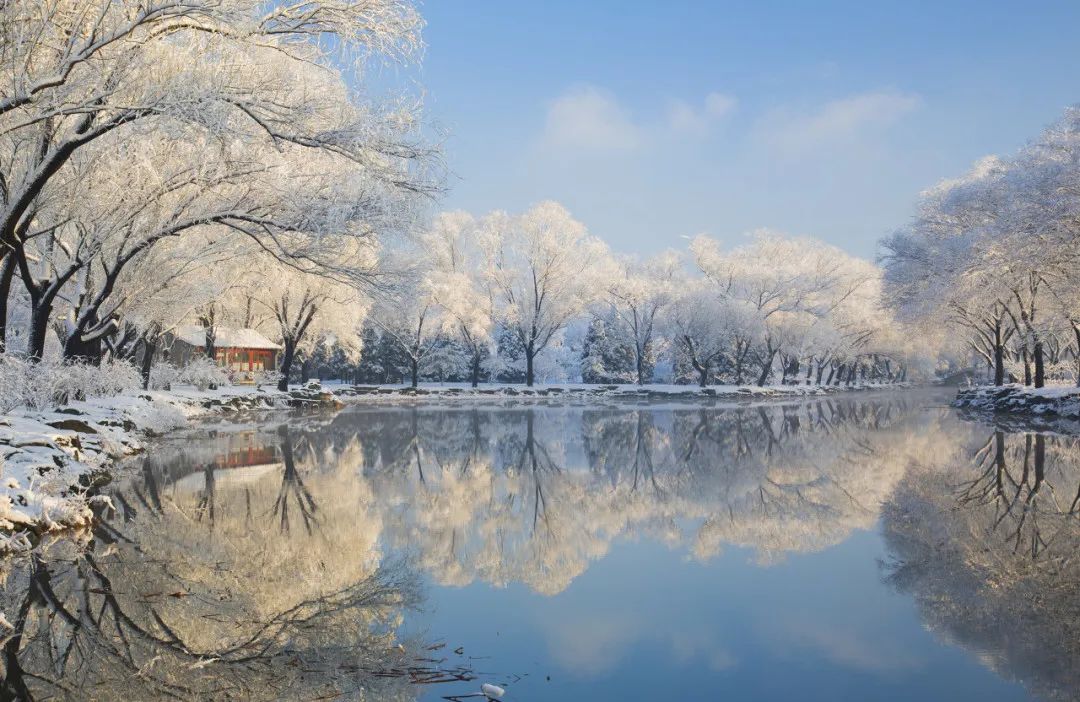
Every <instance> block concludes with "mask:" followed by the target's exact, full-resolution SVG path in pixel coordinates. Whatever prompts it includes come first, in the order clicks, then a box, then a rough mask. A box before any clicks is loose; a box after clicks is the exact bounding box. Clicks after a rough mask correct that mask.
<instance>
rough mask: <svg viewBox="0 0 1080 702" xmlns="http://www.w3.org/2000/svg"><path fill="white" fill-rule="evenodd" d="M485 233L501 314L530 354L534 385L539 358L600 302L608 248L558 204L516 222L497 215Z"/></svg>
mask: <svg viewBox="0 0 1080 702" xmlns="http://www.w3.org/2000/svg"><path fill="white" fill-rule="evenodd" d="M481 227H482V235H481V236H482V240H483V246H484V250H485V251H486V252H488V255H489V256H490V260H491V266H490V276H491V285H492V288H493V290H494V291H495V294H496V301H497V305H498V309H499V311H500V313H501V315H502V317H503V320H504V324H505V325H506V327H507V328H508V329H510V330H512V331H513V333H514V334H515V335H516V336H517V338H518V341H519V342H520V344H521V346H522V348H523V349H524V355H525V383H526V384H527V385H532V384H533V381H534V378H535V369H534V365H535V361H536V357H537V354H539V353H540V352H541V351H543V350H544V349H545V348H546V347H547V346H548V344H549V343H550V342H551V341H552V339H553V338H554V337H555V335H556V334H558V333H559V332H560V331H562V330H563V329H564V328H565V327H566V325H567V324H569V323H570V321H571V320H572V319H573V318H574V317H575V316H577V315H579V314H581V313H582V312H583V311H584V310H585V308H586V306H587V305H589V303H591V302H592V301H593V300H594V299H595V297H596V295H597V281H596V274H597V273H598V272H599V271H598V270H597V268H598V267H599V264H601V263H602V261H603V258H604V257H605V256H606V253H607V248H606V246H605V245H604V244H603V243H602V242H601V241H599V240H598V239H596V238H594V237H592V236H591V235H590V234H589V233H588V231H587V230H586V229H585V225H583V224H582V223H581V222H579V221H577V220H576V219H574V218H573V217H571V216H570V213H569V212H568V211H567V210H566V209H565V208H564V207H563V206H562V205H559V204H558V203H556V202H542V203H540V204H538V205H536V206H534V207H533V208H532V209H530V210H528V211H526V212H524V213H523V214H521V215H517V216H514V217H511V216H509V215H507V214H505V213H502V212H495V213H492V214H491V215H488V216H487V217H486V218H485V219H484V221H483V222H482V224H481Z"/></svg>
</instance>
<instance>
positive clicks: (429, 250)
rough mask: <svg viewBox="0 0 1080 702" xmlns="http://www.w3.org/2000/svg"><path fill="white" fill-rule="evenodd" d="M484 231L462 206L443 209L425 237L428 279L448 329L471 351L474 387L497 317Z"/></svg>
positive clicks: (428, 285)
mask: <svg viewBox="0 0 1080 702" xmlns="http://www.w3.org/2000/svg"><path fill="white" fill-rule="evenodd" d="M481 237H482V233H481V230H480V229H479V228H478V226H477V222H476V221H475V220H474V218H473V217H472V216H471V215H469V214H468V213H466V212H460V211H459V212H445V213H442V214H440V215H438V216H437V217H436V218H435V221H434V223H433V224H432V226H431V227H430V228H429V229H428V230H427V231H426V232H425V233H424V235H423V237H422V243H423V245H424V252H425V256H426V257H428V259H429V261H430V263H429V268H428V270H427V271H426V276H425V277H426V281H425V284H426V286H427V289H428V291H429V293H430V296H431V299H432V301H434V303H435V304H437V305H438V306H439V307H440V308H441V310H442V312H443V314H442V319H441V323H442V326H443V327H444V331H445V332H446V333H447V334H448V335H453V336H456V337H457V338H458V340H459V341H460V343H461V345H462V346H463V347H464V349H465V351H466V353H467V354H468V357H469V358H468V364H469V369H468V376H469V380H470V382H471V383H472V386H473V387H476V386H477V385H478V384H479V383H480V376H481V373H482V370H483V363H484V360H485V359H486V358H487V357H489V356H490V355H491V352H492V347H493V346H494V339H493V333H494V330H495V323H496V308H495V304H496V291H495V289H494V287H493V283H494V278H493V276H492V275H491V265H492V263H493V260H492V256H491V251H490V250H488V249H486V248H485V246H484V242H483V241H482V240H481Z"/></svg>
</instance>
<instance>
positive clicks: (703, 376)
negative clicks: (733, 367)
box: [695, 363, 709, 388]
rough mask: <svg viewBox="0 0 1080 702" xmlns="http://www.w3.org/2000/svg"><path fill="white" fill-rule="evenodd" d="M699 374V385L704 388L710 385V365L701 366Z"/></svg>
mask: <svg viewBox="0 0 1080 702" xmlns="http://www.w3.org/2000/svg"><path fill="white" fill-rule="evenodd" d="M695 365H697V364H695ZM698 373H699V376H698V385H700V386H701V387H703V388H704V387H706V386H707V385H708V384H709V364H707V363H706V364H703V365H699V366H698Z"/></svg>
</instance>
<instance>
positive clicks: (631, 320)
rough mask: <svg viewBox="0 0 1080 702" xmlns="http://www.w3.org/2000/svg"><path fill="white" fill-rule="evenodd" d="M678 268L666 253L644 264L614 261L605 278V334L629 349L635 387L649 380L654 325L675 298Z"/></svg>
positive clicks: (672, 254)
mask: <svg viewBox="0 0 1080 702" xmlns="http://www.w3.org/2000/svg"><path fill="white" fill-rule="evenodd" d="M681 267H682V262H681V261H680V259H679V256H678V254H676V253H675V252H673V251H668V252H664V253H662V254H659V255H657V256H654V257H652V258H649V259H647V260H645V261H638V260H635V259H630V258H624V259H622V260H619V261H616V262H614V265H613V266H612V268H611V272H610V274H609V275H608V280H607V284H606V286H605V288H606V299H605V302H606V303H607V305H608V306H609V308H610V310H611V313H612V314H611V315H610V316H611V322H612V324H610V325H608V326H609V330H610V331H611V332H612V333H614V334H616V335H617V336H618V337H619V338H621V339H624V340H625V341H627V342H628V343H629V345H630V346H631V348H632V349H633V353H634V379H635V381H636V382H637V384H638V385H644V384H645V383H646V382H647V381H648V380H650V379H651V378H650V376H651V370H652V365H653V364H654V363H655V360H656V359H655V349H654V344H655V341H656V328H657V323H658V321H660V315H662V314H664V313H666V311H667V310H666V308H667V307H668V306H669V305H670V304H671V301H672V299H673V297H674V296H675V288H676V286H677V284H678V283H679V282H680V280H681V273H682V268H681Z"/></svg>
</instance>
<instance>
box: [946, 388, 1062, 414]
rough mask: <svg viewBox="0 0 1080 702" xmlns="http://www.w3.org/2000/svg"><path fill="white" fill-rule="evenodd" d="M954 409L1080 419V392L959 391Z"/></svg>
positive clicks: (994, 389)
mask: <svg viewBox="0 0 1080 702" xmlns="http://www.w3.org/2000/svg"><path fill="white" fill-rule="evenodd" d="M953 406H954V407H959V408H962V409H969V410H974V411H978V412H988V413H998V414H1018V415H1029V416H1036V417H1038V416H1043V417H1061V418H1065V419H1080V388H1078V387H1074V386H1068V385H1052V386H1048V387H1043V388H1032V387H1027V386H1025V385H1019V384H1013V385H1002V386H1000V387H997V386H980V387H975V388H967V389H963V390H960V392H959V393H957V395H956V400H954V401H953Z"/></svg>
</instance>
